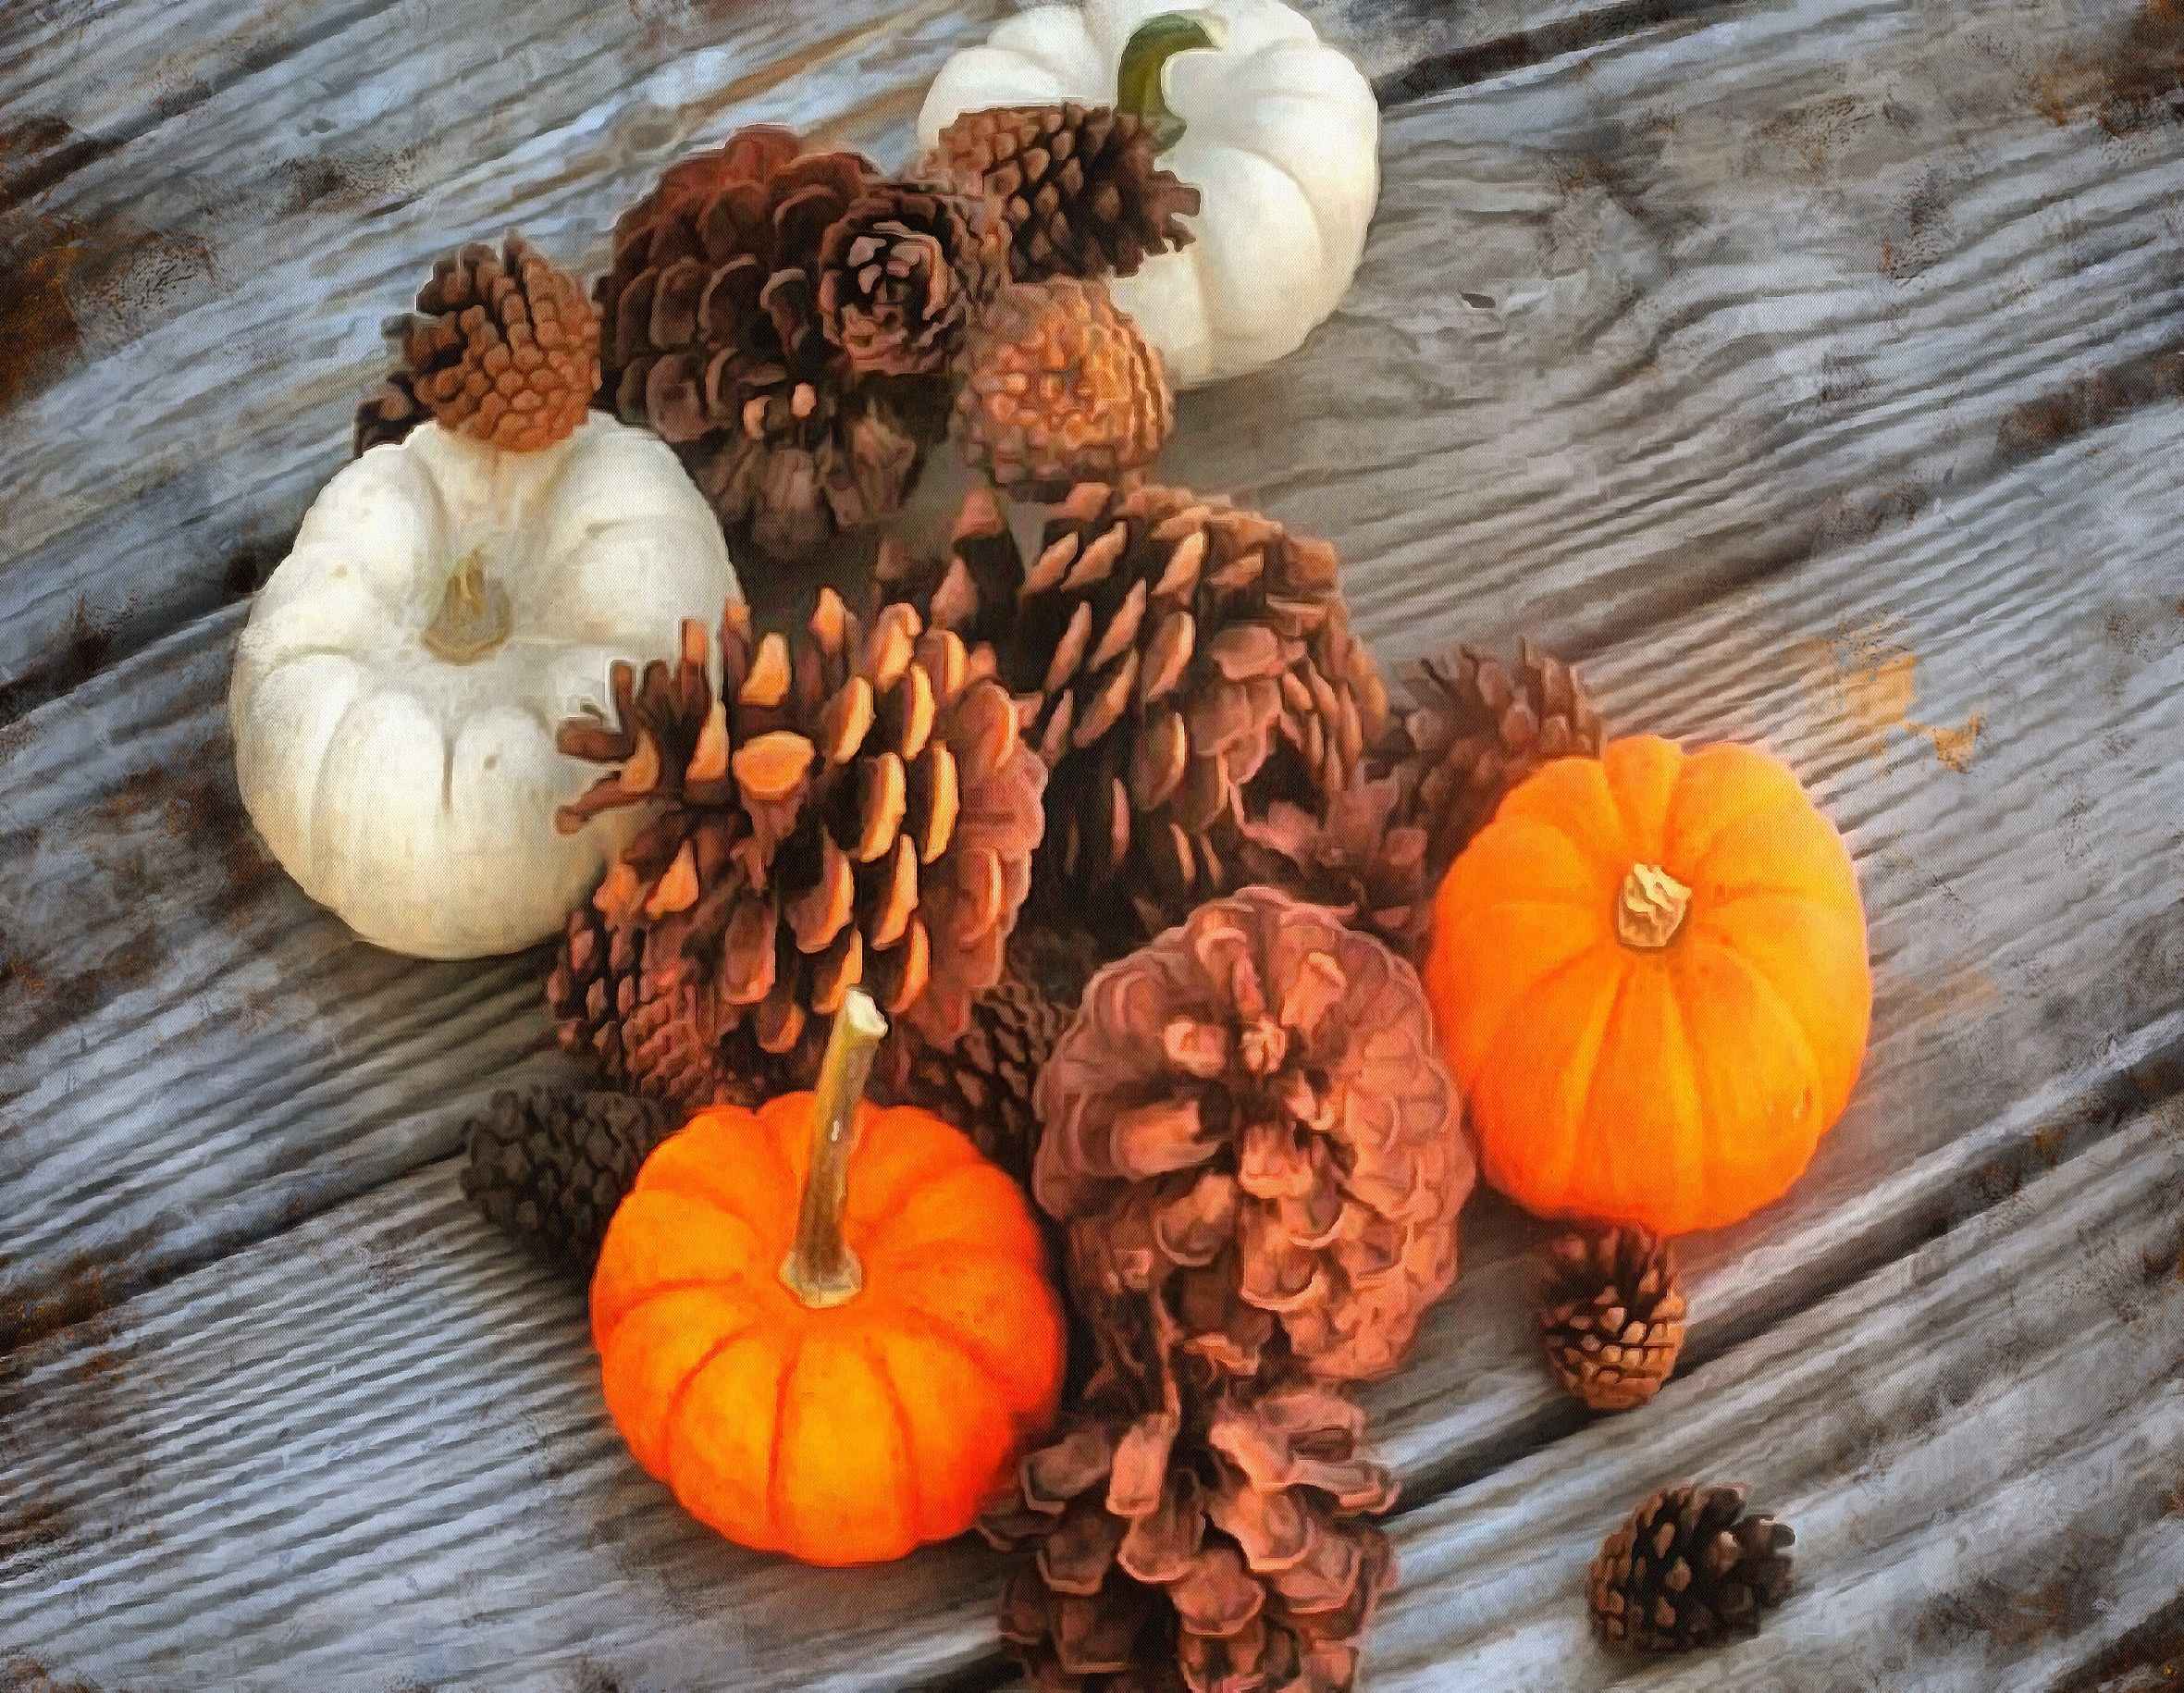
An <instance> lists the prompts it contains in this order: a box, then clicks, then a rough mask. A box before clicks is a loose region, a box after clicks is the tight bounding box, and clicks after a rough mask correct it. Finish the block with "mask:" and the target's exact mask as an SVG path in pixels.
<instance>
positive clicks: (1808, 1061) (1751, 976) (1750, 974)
mask: <svg viewBox="0 0 2184 1693" xmlns="http://www.w3.org/2000/svg"><path fill="white" fill-rule="evenodd" d="M1694 938H1695V939H1697V940H1698V941H1699V944H1700V945H1703V946H1704V947H1705V948H1706V949H1707V950H1708V951H1709V952H1713V953H1716V954H1719V955H1720V956H1721V957H1722V958H1727V959H1729V960H1730V961H1731V962H1732V963H1733V964H1734V965H1735V967H1736V969H1737V970H1738V971H1739V972H1740V973H1741V974H1743V975H1744V976H1745V977H1746V978H1747V979H1748V980H1749V981H1751V982H1756V983H1757V984H1758V989H1759V996H1760V997H1761V998H1762V999H1765V1000H1768V1001H1770V1002H1771V1003H1772V1004H1773V1006H1774V1007H1775V1008H1776V1009H1777V1010H1778V1011H1780V1012H1781V1013H1782V1019H1783V1022H1785V1023H1787V1024H1788V1025H1789V1026H1790V1030H1791V1032H1793V1033H1794V1034H1795V1036H1796V1040H1797V1053H1798V1056H1799V1057H1801V1058H1802V1059H1803V1060H1804V1063H1805V1079H1806V1081H1807V1082H1808V1085H1809V1086H1810V1087H1811V1089H1812V1097H1813V1106H1814V1109H1815V1110H1816V1111H1817V1110H1818V1109H1819V1108H1820V1102H1821V1099H1822V1097H1823V1089H1824V1088H1825V1086H1826V1083H1827V1078H1826V1077H1825V1076H1823V1075H1822V1074H1821V1073H1820V1054H1819V1052H1818V1051H1816V1050H1815V1048H1814V1046H1813V1044H1812V1035H1811V1032H1809V1031H1808V1029H1807V1028H1806V1027H1805V1020H1804V1019H1802V1018H1800V1017H1799V1016H1798V1015H1797V1013H1796V1011H1795V1009H1794V1008H1793V1007H1791V1005H1790V1002H1789V1000H1788V999H1787V998H1785V997H1784V996H1783V992H1782V990H1781V989H1780V988H1778V987H1776V986H1775V985H1774V983H1773V982H1771V981H1769V980H1768V978H1767V976H1766V975H1765V973H1764V972H1762V971H1761V970H1760V969H1759V968H1758V965H1756V964H1754V963H1753V962H1752V961H1751V960H1750V959H1749V958H1746V957H1745V955H1744V952H1743V950H1742V949H1741V948H1740V947H1735V946H1730V945H1723V944H1722V943H1721V942H1720V941H1718V940H1714V939H1712V938H1710V937H1694ZM1816 1138H1817V1137H1816Z"/></svg>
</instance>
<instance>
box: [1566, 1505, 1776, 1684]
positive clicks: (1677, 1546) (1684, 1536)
mask: <svg viewBox="0 0 2184 1693" xmlns="http://www.w3.org/2000/svg"><path fill="white" fill-rule="evenodd" d="M1744 1509H1745V1489H1743V1488H1741V1487H1715V1488H1709V1487H1697V1486H1695V1485H1693V1484H1690V1483H1681V1484H1679V1485H1677V1486H1675V1487H1672V1488H1664V1489H1661V1490H1660V1492H1658V1493H1656V1494H1654V1495H1653V1496H1652V1497H1651V1498H1650V1499H1648V1500H1647V1501H1646V1502H1645V1503H1644V1504H1642V1505H1640V1506H1639V1507H1638V1508H1637V1509H1636V1510H1635V1511H1634V1512H1633V1513H1632V1514H1631V1517H1630V1520H1629V1521H1628V1522H1627V1523H1625V1524H1624V1525H1623V1526H1622V1527H1620V1528H1618V1529H1617V1530H1616V1531H1615V1532H1614V1533H1613V1534H1611V1535H1610V1536H1609V1537H1608V1539H1607V1540H1606V1541H1605V1542H1604V1543H1603V1544H1602V1545H1601V1547H1600V1551H1599V1555H1598V1557H1596V1558H1595V1559H1594V1560H1593V1565H1592V1571H1591V1574H1590V1576H1589V1577H1588V1579H1587V1582H1586V1597H1587V1599H1588V1600H1590V1602H1591V1605H1592V1613H1593V1625H1594V1626H1595V1627H1596V1628H1598V1630H1599V1632H1600V1635H1601V1637H1602V1638H1604V1639H1606V1640H1607V1641H1608V1642H1609V1643H1610V1645H1613V1646H1621V1647H1623V1648H1625V1649H1627V1650H1631V1651H1641V1652H1672V1651H1684V1650H1689V1649H1690V1648H1693V1647H1698V1646H1709V1645H1712V1644H1713V1643H1714V1642H1716V1641H1718V1640H1722V1639H1726V1638H1728V1637H1730V1636H1732V1635H1739V1634H1746V1635H1748V1634H1756V1633H1757V1632H1758V1627H1759V1613H1760V1612H1761V1611H1762V1610H1764V1609H1765V1608H1766V1607H1768V1606H1770V1605H1778V1604H1780V1603H1781V1602H1782V1601H1783V1597H1784V1596H1785V1595H1786V1594H1787V1593H1788V1592H1789V1589H1790V1554H1789V1552H1788V1551H1786V1550H1785V1549H1786V1548H1787V1547H1789V1546H1790V1545H1792V1544H1793V1543H1794V1542H1795V1539H1796V1538H1797V1537H1796V1536H1795V1535H1794V1534H1792V1533H1791V1532H1790V1528H1789V1526H1788V1525H1787V1524H1785V1523H1778V1522H1776V1521H1775V1520H1774V1518H1772V1517H1771V1516H1750V1517H1747V1516H1746V1515H1745V1514H1744Z"/></svg>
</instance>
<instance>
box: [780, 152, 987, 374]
mask: <svg viewBox="0 0 2184 1693" xmlns="http://www.w3.org/2000/svg"><path fill="white" fill-rule="evenodd" d="M1005 243H1006V232H1005V231H1003V230H1002V229H1000V227H999V225H998V223H997V222H996V221H995V220H994V219H993V217H992V216H990V207H989V205H988V204H986V203H984V202H981V201H979V200H974V199H970V198H969V197H967V196H964V195H961V194H956V193H952V192H949V191H948V190H947V189H945V188H943V187H938V186H935V185H932V184H924V183H916V182H882V183H877V184H875V185H874V186H873V187H872V188H870V190H869V191H867V192H866V193H865V194H864V196H863V197H862V198H861V199H859V200H858V201H857V202H856V203H855V204H852V205H851V206H850V207H849V208H848V210H847V211H846V212H845V213H844V214H843V216H842V217H841V219H840V220H839V221H838V222H836V223H835V224H834V225H833V227H832V228H831V229H828V230H827V232H826V235H825V236H824V238H823V239H822V240H821V242H820V250H819V311H820V318H821V322H822V323H823V324H824V325H825V326H826V331H827V335H828V338H829V339H830V340H833V343H834V344H835V345H836V346H838V347H839V348H841V349H842V351H843V352H845V353H846V354H848V356H849V363H850V365H851V367H852V368H853V369H854V370H856V371H858V373H859V374H860V375H876V376H887V377H914V376H924V375H930V374H931V373H932V372H935V371H938V370H940V369H941V368H942V367H943V366H944V365H946V364H947V363H948V361H949V359H950V358H951V357H952V356H954V354H955V353H956V350H957V348H958V347H959V346H960V345H961V343H962V339H963V335H964V331H965V329H966V328H967V327H969V323H970V320H971V318H972V316H973V315H974V314H976V313H977V312H978V311H979V310H980V309H981V307H982V306H983V304H984V303H985V301H986V300H987V299H988V298H989V297H990V296H991V295H992V293H993V290H994V288H995V287H997V286H998V285H999V284H1000V283H1001V282H1002V281H1003V280H1004V279H1005V278H1006V274H1007V266H1008V257H1007V253H1006V245H1005Z"/></svg>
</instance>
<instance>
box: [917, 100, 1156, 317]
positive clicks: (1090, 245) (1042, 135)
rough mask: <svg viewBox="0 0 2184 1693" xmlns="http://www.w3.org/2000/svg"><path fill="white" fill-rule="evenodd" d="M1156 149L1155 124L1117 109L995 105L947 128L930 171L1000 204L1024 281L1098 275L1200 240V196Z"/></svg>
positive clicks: (1125, 272) (1123, 271) (1125, 271)
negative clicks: (1188, 220)
mask: <svg viewBox="0 0 2184 1693" xmlns="http://www.w3.org/2000/svg"><path fill="white" fill-rule="evenodd" d="M1155 151H1156V149H1155V147H1154V137H1153V133H1152V131H1151V130H1149V129H1148V128H1147V126H1146V123H1145V120H1144V119H1143V118H1141V117H1137V116H1136V115H1134V114H1132V113H1128V112H1117V111H1116V110H1115V109H1114V108H1113V107H1111V106H1104V105H1080V104H1079V103H1078V102H1076V101H1068V102H1066V103H1064V104H1062V105H1020V106H995V107H993V108H991V109H989V110H986V111H982V112H965V113H964V114H962V115H961V116H960V117H957V118H956V120H955V121H954V122H952V123H951V124H949V125H948V127H947V128H946V129H944V130H942V131H941V133H940V140H939V142H938V143H937V145H936V146H935V148H934V154H933V157H932V160H930V161H929V168H931V169H932V170H933V171H934V172H935V173H936V174H941V175H944V176H946V177H948V178H950V179H953V180H955V181H956V182H959V183H961V184H962V185H964V186H965V187H966V188H968V189H975V190H977V191H979V192H983V193H985V194H987V195H989V196H991V197H992V198H993V200H994V201H995V202H996V203H997V204H999V205H1000V207H1001V208H1002V214H1003V216H1004V217H1005V218H1006V223H1007V227H1008V229H1009V234H1010V258H1011V264H1012V266H1013V268H1014V270H1015V273H1016V278H1017V280H1018V281H1019V282H1039V281H1043V280H1044V279H1045V278H1048V277H1082V278H1087V279H1092V278H1100V277H1107V276H1117V277H1127V276H1131V275H1134V274H1135V273H1136V271H1137V269H1138V267H1139V266H1141V265H1142V264H1143V263H1144V262H1145V260H1146V259H1147V258H1149V257H1151V256H1152V255H1153V254H1154V253H1166V252H1170V251H1172V250H1174V249H1176V248H1178V247H1183V246H1187V245H1188V244H1189V243H1190V241H1191V230H1190V229H1189V227H1188V226H1187V225H1185V223H1184V222H1183V219H1184V218H1185V217H1188V216H1193V215H1194V214H1196V212H1197V211H1198V190H1196V189H1195V188H1192V187H1191V185H1190V184H1189V183H1187V182H1184V181H1181V180H1180V179H1178V178H1177V177H1176V175H1175V173H1174V172H1172V171H1169V170H1166V169H1163V168H1162V167H1161V166H1160V164H1159V162H1158V160H1157V158H1156V157H1155V156H1154V155H1155Z"/></svg>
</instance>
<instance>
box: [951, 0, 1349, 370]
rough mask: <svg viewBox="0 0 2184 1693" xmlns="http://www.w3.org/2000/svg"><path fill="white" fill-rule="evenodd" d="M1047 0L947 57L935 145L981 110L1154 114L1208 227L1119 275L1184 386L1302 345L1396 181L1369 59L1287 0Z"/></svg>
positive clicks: (1166, 156)
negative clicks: (1199, 2) (1197, 1)
mask: <svg viewBox="0 0 2184 1693" xmlns="http://www.w3.org/2000/svg"><path fill="white" fill-rule="evenodd" d="M1172 3H1173V0H1166V3H1165V5H1164V0H1091V4H1089V5H1086V6H1081V7H1080V6H1033V7H1032V8H1031V9H1030V10H1029V11H1025V12H1021V13H1019V14H1018V15H1017V16H1016V17H1014V18H1011V19H1008V20H1007V21H1006V23H1004V24H1003V25H1002V26H1001V27H1000V28H999V29H997V30H996V31H993V35H992V36H991V37H990V38H989V39H988V40H987V41H986V43H984V44H983V45H981V46H977V47H970V48H967V49H965V50H964V51H963V52H961V53H958V54H956V56H954V57H953V58H951V59H950V60H949V61H948V62H947V64H945V65H944V66H943V67H942V68H941V73H940V75H939V76H938V77H937V78H935V79H934V80H933V84H932V90H931V91H930V92H929V93H927V95H926V97H925V105H924V108H923V110H922V111H920V112H919V117H918V136H919V142H920V143H921V144H922V145H924V146H926V147H928V148H930V147H931V146H932V144H933V143H934V142H935V141H936V140H937V139H938V138H939V135H940V132H941V130H944V128H946V127H947V125H948V123H949V122H950V121H951V120H952V119H954V118H955V117H957V116H958V115H959V114H961V113H964V112H971V111H981V110H985V109H987V108H989V107H993V106H1003V105H1052V104H1054V103H1055V102H1057V101H1063V100H1080V101H1083V102H1085V103H1087V104H1088V105H1117V106H1120V107H1121V108H1123V109H1125V110H1129V111H1134V112H1138V113H1140V114H1141V115H1143V116H1145V117H1148V118H1149V119H1150V120H1151V121H1152V122H1153V124H1154V130H1155V133H1156V134H1162V135H1165V136H1166V143H1165V145H1164V146H1163V148H1162V150H1161V153H1160V162H1161V164H1163V165H1164V166H1166V167H1167V168H1168V169H1169V170H1172V171H1174V172H1175V174H1176V175H1177V176H1178V177H1179V178H1180V179H1182V180H1184V181H1185V182H1188V183H1190V184H1191V186H1193V187H1194V188H1196V189H1197V190H1198V191H1199V194H1200V201H1201V204H1200V209H1199V212H1198V214H1197V216H1195V217H1191V218H1188V219H1186V222H1187V223H1188V224H1189V225H1190V227H1191V229H1192V230H1193V232H1194V233H1195V235H1196V237H1197V239H1196V240H1195V241H1192V242H1191V245H1190V246H1188V247H1185V248H1183V249H1181V250H1180V251H1178V252H1174V253H1161V254H1159V255H1158V256H1156V257H1154V258H1151V259H1148V260H1147V261H1146V262H1145V265H1144V266H1143V268H1141V270H1140V271H1139V272H1138V273H1137V275H1135V276H1132V277H1123V278H1116V279H1114V280H1113V281H1111V282H1110V283H1109V285H1108V286H1109V287H1110V288H1111V289H1112V290H1113V291H1114V295H1115V301H1116V303H1117V305H1119V306H1121V307H1122V309H1123V310H1124V311H1126V312H1128V313H1129V315H1131V316H1132V317H1133V318H1135V319H1136V320H1137V323H1138V326H1139V327H1140V328H1141V329H1142V330H1143V331H1144V332H1145V335H1146V337H1147V339H1149V340H1151V341H1152V342H1153V344H1154V346H1156V347H1158V348H1159V349H1160V351H1161V354H1162V356H1163V357H1164V358H1165V359H1166V361H1167V368H1168V377H1169V379H1170V380H1172V381H1173V382H1175V383H1176V384H1177V386H1178V387H1182V388H1189V387H1194V386H1196V385H1198V384H1200V383H1204V382H1215V381H1219V380H1221V379H1222V378H1224V377H1234V376H1240V375H1241V374H1242V373H1243V372H1245V371H1248V370H1256V369H1258V368H1259V367H1260V366H1261V365H1270V364H1272V363H1273V362H1274V361H1275V360H1276V359H1278V358H1282V357H1284V356H1286V355H1287V354H1289V353H1290V352H1295V351H1296V350H1297V348H1298V347H1299V346H1300V345H1302V342H1303V340H1304V338H1305V336H1306V335H1308V334H1310V333H1311V331H1312V329H1313V327H1314V325H1316V324H1318V323H1320V322H1321V321H1322V320H1324V319H1325V318H1326V316H1327V315H1328V314H1329V313H1331V312H1333V311H1334V309H1335V307H1336V305H1337V303H1339V301H1340V300H1341V298H1342V295H1343V293H1344V292H1345V291H1346V290H1348V289H1349V287H1350V280H1351V277H1352V276H1354V275H1355V274H1356V272H1357V266H1358V259H1359V257H1360V255H1361V254H1362V253H1363V252H1364V244H1365V226H1366V225H1367V224H1368V223H1369V222H1371V220H1372V216H1373V206H1374V204H1375V203H1376V201H1377V199H1378V198H1379V193H1380V108H1379V105H1377V103H1376V101H1375V100H1374V98H1373V90H1372V87H1371V85H1370V84H1368V83H1367V82H1366V80H1365V79H1364V77H1363V74H1362V73H1360V71H1359V70H1358V68H1357V67H1356V66H1355V65H1353V64H1351V61H1350V60H1349V59H1348V58H1347V57H1346V56H1344V55H1343V54H1341V53H1340V52H1339V51H1337V50H1336V49H1335V48H1333V47H1330V46H1328V45H1326V43H1324V42H1322V41H1321V40H1320V39H1319V37H1318V35H1317V33H1316V32H1315V31H1314V30H1313V27H1312V25H1311V24H1310V23H1309V22H1307V21H1306V20H1305V19H1304V18H1303V17H1302V15H1301V14H1299V13H1297V12H1296V11H1294V10H1292V9H1291V8H1289V6H1283V5H1281V4H1280V3H1279V0H1209V3H1208V4H1207V5H1206V6H1203V8H1201V9H1198V10H1195V11H1191V12H1175V11H1172V10H1168V9H1166V5H1172Z"/></svg>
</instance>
